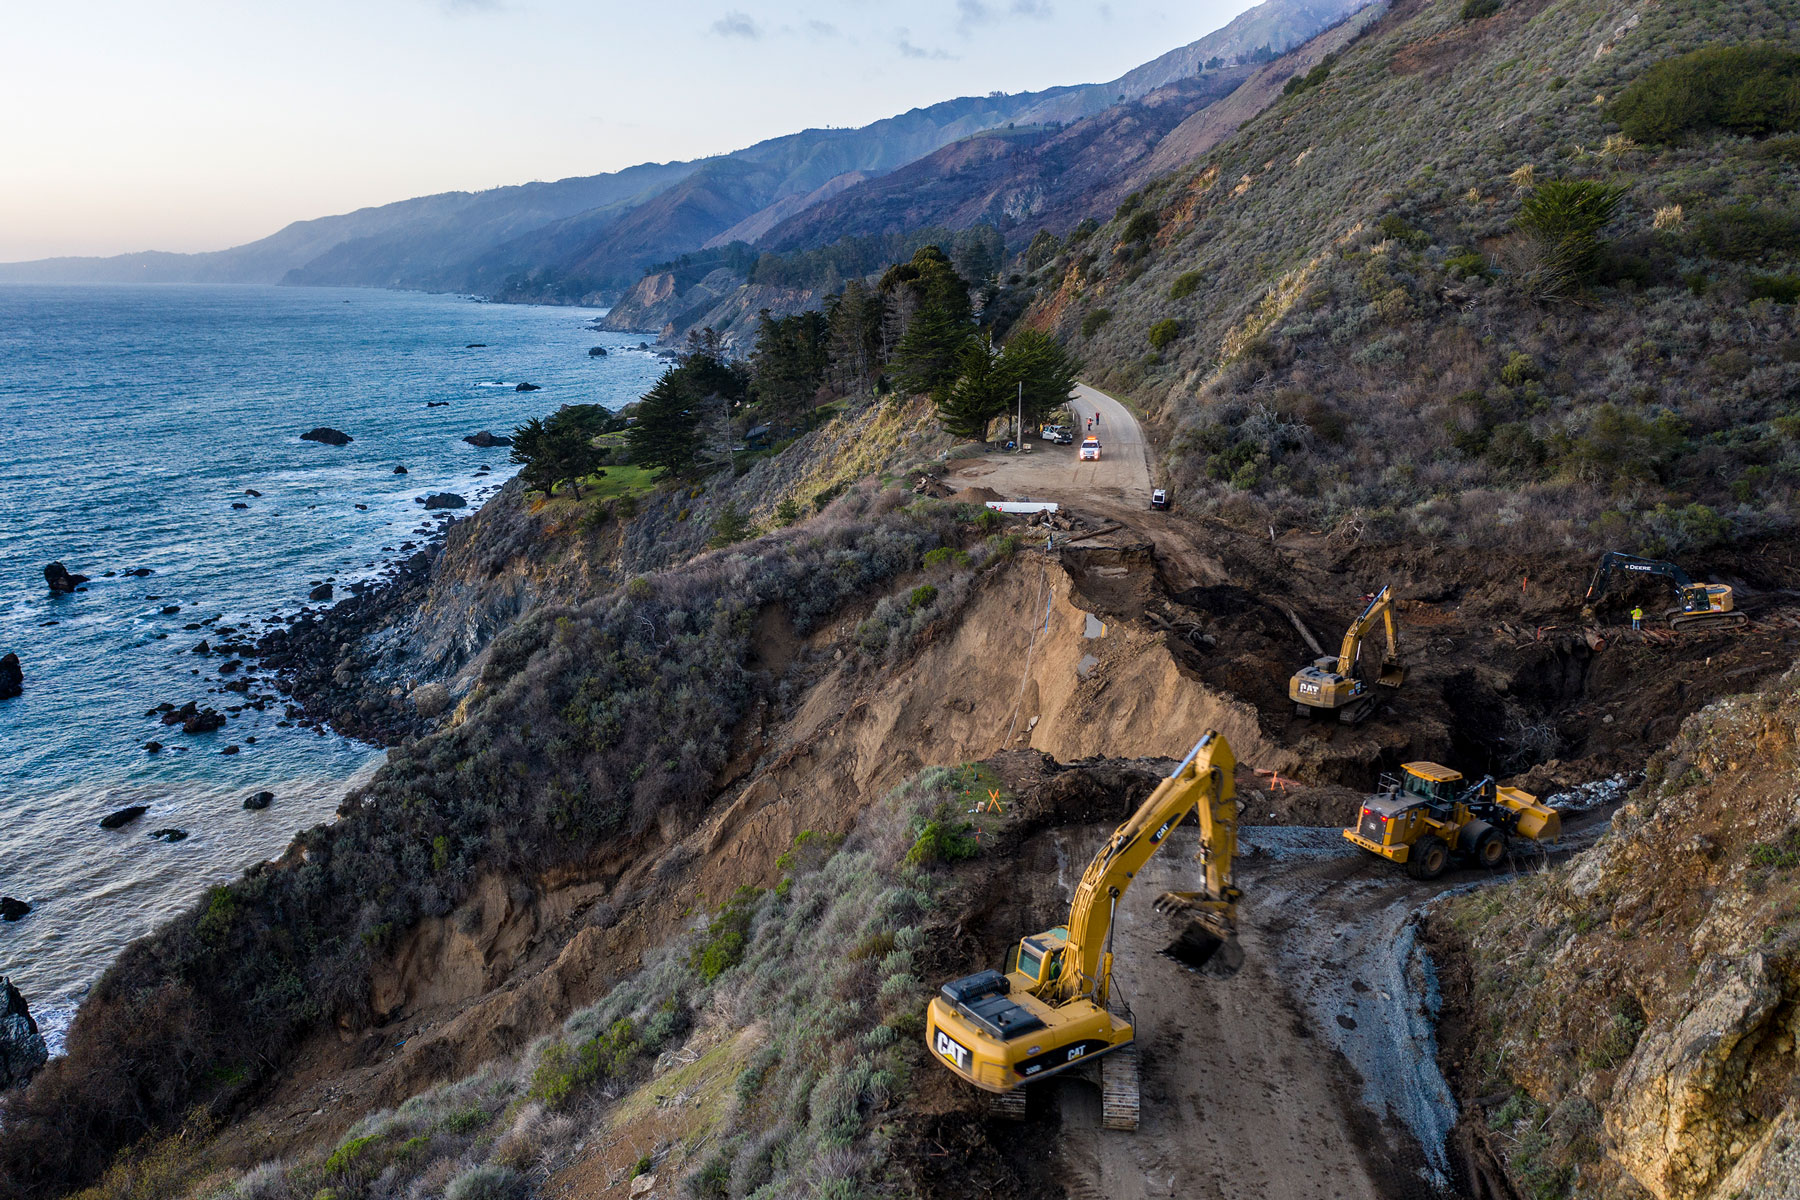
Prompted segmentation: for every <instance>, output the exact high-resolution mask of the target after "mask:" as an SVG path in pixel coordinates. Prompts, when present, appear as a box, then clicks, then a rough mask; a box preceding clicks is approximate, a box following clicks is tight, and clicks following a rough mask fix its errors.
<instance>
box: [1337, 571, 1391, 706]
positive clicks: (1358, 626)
mask: <svg viewBox="0 0 1800 1200" xmlns="http://www.w3.org/2000/svg"><path fill="white" fill-rule="evenodd" d="M1377 621H1381V622H1384V623H1385V624H1386V626H1387V657H1385V658H1383V659H1382V660H1381V672H1380V674H1379V675H1378V676H1377V678H1376V682H1377V683H1380V684H1382V685H1383V686H1386V687H1399V686H1400V685H1401V683H1403V682H1405V680H1406V668H1405V667H1404V666H1402V665H1401V663H1400V634H1399V631H1398V630H1397V629H1395V628H1394V598H1393V590H1392V589H1391V588H1389V587H1383V588H1382V589H1381V590H1380V591H1379V592H1377V593H1375V597H1374V599H1372V600H1370V601H1369V603H1368V606H1367V607H1365V608H1364V609H1363V610H1362V613H1361V615H1359V616H1358V617H1357V618H1356V620H1354V621H1352V622H1350V628H1348V629H1346V630H1345V631H1344V644H1343V645H1342V646H1341V647H1339V649H1338V661H1337V673H1338V674H1339V675H1345V676H1347V675H1349V674H1350V673H1351V672H1353V671H1354V670H1356V662H1357V659H1359V658H1361V657H1362V644H1363V639H1364V638H1365V637H1367V636H1368V635H1369V633H1370V631H1371V630H1373V629H1374V628H1375V623H1376V622H1377Z"/></svg>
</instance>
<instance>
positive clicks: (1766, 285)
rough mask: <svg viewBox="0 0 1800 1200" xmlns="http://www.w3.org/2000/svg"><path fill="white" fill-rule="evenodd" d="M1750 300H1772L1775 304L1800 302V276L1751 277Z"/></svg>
mask: <svg viewBox="0 0 1800 1200" xmlns="http://www.w3.org/2000/svg"><path fill="white" fill-rule="evenodd" d="M1750 298H1751V299H1752V300H1773V301H1775V303H1777V304H1793V303H1795V302H1796V301H1800V275H1752V276H1751V277H1750Z"/></svg>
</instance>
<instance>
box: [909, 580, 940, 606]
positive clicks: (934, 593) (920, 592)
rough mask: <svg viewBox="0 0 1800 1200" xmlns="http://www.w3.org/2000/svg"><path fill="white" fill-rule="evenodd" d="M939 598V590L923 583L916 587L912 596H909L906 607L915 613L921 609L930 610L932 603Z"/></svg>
mask: <svg viewBox="0 0 1800 1200" xmlns="http://www.w3.org/2000/svg"><path fill="white" fill-rule="evenodd" d="M937 598H938V590H937V588H935V587H933V586H932V585H931V584H929V583H921V584H920V585H919V586H918V587H916V588H914V589H913V590H912V594H911V595H909V596H907V598H906V607H908V608H909V609H911V610H912V611H913V612H918V611H919V610H920V609H921V608H929V607H930V606H931V604H932V602H933V601H934V600H936V599H937Z"/></svg>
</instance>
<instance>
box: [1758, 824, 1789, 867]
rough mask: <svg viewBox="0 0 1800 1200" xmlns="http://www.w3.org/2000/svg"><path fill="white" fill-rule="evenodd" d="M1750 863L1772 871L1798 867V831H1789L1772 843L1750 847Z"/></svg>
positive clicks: (1762, 843) (1759, 843)
mask: <svg viewBox="0 0 1800 1200" xmlns="http://www.w3.org/2000/svg"><path fill="white" fill-rule="evenodd" d="M1750 861H1751V862H1752V863H1755V864H1756V865H1757V866H1759V867H1763V868H1765V869H1768V870H1774V871H1791V870H1793V869H1794V868H1795V867H1800V829H1790V830H1788V831H1787V833H1785V834H1783V835H1782V836H1781V837H1780V838H1779V839H1777V840H1776V841H1773V842H1757V843H1756V844H1755V845H1753V846H1751V847H1750Z"/></svg>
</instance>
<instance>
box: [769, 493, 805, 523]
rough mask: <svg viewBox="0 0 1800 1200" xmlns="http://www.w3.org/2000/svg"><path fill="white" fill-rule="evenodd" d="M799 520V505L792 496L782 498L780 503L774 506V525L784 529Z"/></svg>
mask: <svg viewBox="0 0 1800 1200" xmlns="http://www.w3.org/2000/svg"><path fill="white" fill-rule="evenodd" d="M799 519H800V505H799V503H798V502H796V501H795V499H794V498H793V497H792V496H783V497H782V498H781V503H780V504H777V505H776V506H775V523H776V524H777V525H780V526H782V527H784V528H785V527H786V526H789V525H792V524H793V523H794V522H795V521H798V520H799Z"/></svg>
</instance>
